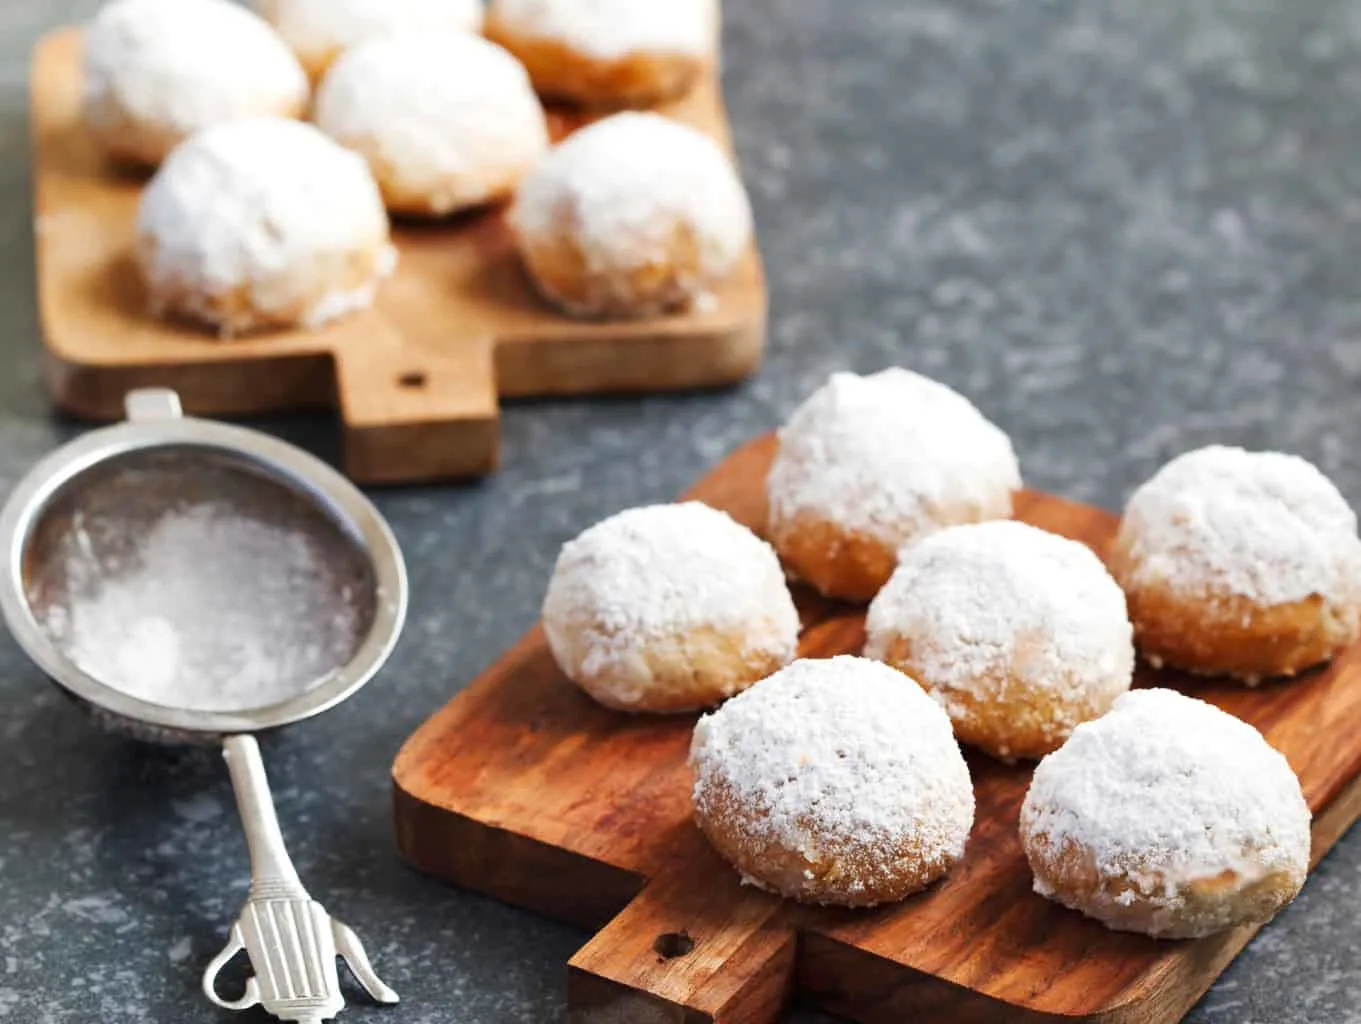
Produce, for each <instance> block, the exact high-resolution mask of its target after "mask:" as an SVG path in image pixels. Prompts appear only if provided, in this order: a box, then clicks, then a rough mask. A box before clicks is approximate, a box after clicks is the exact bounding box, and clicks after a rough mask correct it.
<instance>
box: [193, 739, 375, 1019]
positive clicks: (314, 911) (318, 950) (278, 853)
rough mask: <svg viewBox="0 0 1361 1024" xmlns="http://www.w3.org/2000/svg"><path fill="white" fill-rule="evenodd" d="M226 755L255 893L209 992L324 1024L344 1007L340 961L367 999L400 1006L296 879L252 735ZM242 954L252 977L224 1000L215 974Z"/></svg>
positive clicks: (218, 1001) (209, 975)
mask: <svg viewBox="0 0 1361 1024" xmlns="http://www.w3.org/2000/svg"><path fill="white" fill-rule="evenodd" d="M223 753H224V755H225V756H226V758H227V770H228V771H229V772H230V774H231V777H232V789H233V790H234V791H235V793H236V806H237V808H238V810H239V811H240V812H241V824H242V826H243V827H244V828H245V832H246V845H247V846H248V847H249V849H250V864H251V883H250V896H249V897H248V898H247V900H246V906H245V909H244V910H243V911H242V912H241V917H240V918H239V919H238V920H237V922H236V924H234V925H232V931H231V937H230V938H229V939H228V942H227V947H226V948H225V949H224V950H223V951H222V952H221V953H219V954H218V955H217V956H216V957H214V958H213V961H212V962H211V963H210V964H209V965H208V967H207V970H205V971H204V974H203V991H204V994H205V995H207V997H208V998H209V999H210V1000H212V1002H213V1003H214V1004H215V1005H217V1006H220V1007H222V1008H223V1009H227V1010H245V1009H249V1008H250V1007H252V1006H257V1005H258V1006H261V1007H263V1008H264V1009H265V1010H267V1011H268V1012H269V1013H272V1014H273V1015H274V1016H276V1017H278V1018H279V1019H280V1020H284V1021H294V1022H297V1024H319V1022H320V1021H323V1020H328V1019H330V1018H332V1017H334V1016H335V1015H336V1014H337V1013H339V1012H340V1011H341V1009H343V1008H344V1006H345V998H344V996H342V995H341V992H340V978H339V973H338V971H337V968H336V957H337V956H341V957H343V958H344V959H345V963H346V964H347V965H348V966H349V968H350V971H351V972H352V973H353V974H354V976H355V978H356V979H357V980H358V981H359V984H360V985H362V986H363V987H364V989H365V991H367V992H368V994H369V995H370V996H372V997H373V998H374V999H375V1000H377V1001H378V1002H380V1003H395V1002H397V993H396V992H394V991H392V989H390V988H388V987H387V986H386V985H385V984H383V982H382V981H380V980H379V978H378V975H377V974H375V973H374V970H373V967H372V966H371V965H370V964H369V959H368V956H367V954H365V952H364V947H363V945H362V944H361V943H360V941H359V937H358V936H356V935H355V934H354V932H352V931H351V930H350V929H349V928H347V927H346V926H345V925H343V924H341V923H340V922H339V921H336V920H334V919H333V918H332V917H331V916H330V915H329V914H327V913H326V910H325V908H323V907H322V905H321V904H320V903H317V902H316V901H315V900H313V899H312V898H311V896H309V895H308V894H307V890H306V889H305V888H303V885H302V882H301V881H300V880H299V879H298V872H297V871H296V870H295V869H294V867H293V862H292V861H291V860H290V859H289V857H288V850H287V849H286V848H285V847H284V837H283V833H282V832H280V831H279V819H278V816H277V815H276V814H275V813H274V801H273V800H272V799H271V798H270V795H269V782H268V780H267V779H266V778H265V765H264V762H263V761H262V760H261V758H260V746H259V744H257V743H256V742H255V737H253V736H246V735H242V736H230V737H228V738H227V739H226V741H225V742H224V743H223ZM242 950H245V951H246V955H247V956H248V957H249V958H250V963H251V967H252V969H253V970H254V972H255V974H254V976H252V977H251V978H249V979H247V981H246V990H245V992H244V994H243V995H242V996H241V997H240V998H239V999H232V1000H227V999H223V998H222V997H221V996H219V995H218V993H217V978H218V975H219V974H221V972H222V969H223V968H224V967H225V966H226V965H227V962H228V961H230V960H231V959H232V957H234V956H235V955H236V954H237V953H239V952H241V951H242Z"/></svg>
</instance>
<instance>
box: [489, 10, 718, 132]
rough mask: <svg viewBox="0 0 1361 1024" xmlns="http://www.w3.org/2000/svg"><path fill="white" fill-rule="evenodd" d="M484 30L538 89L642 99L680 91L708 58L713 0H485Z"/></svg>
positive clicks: (607, 100)
mask: <svg viewBox="0 0 1361 1024" xmlns="http://www.w3.org/2000/svg"><path fill="white" fill-rule="evenodd" d="M487 35H488V37H490V38H491V39H494V40H496V42H498V43H500V44H501V45H502V46H504V47H505V48H506V49H507V50H509V51H510V52H511V53H513V54H515V56H517V57H519V58H520V60H522V61H523V62H524V64H525V66H526V67H527V68H528V69H529V75H530V77H531V78H532V79H533V80H534V87H535V88H536V89H538V90H539V92H540V93H542V94H543V95H545V96H549V97H552V98H553V99H559V100H567V101H570V102H573V103H581V104H587V105H601V106H610V107H630V106H647V105H650V104H653V103H656V102H658V101H660V100H664V99H668V98H670V97H673V96H678V95H680V94H681V93H684V92H686V91H687V90H688V89H689V88H690V87H691V85H692V84H693V83H694V81H695V79H696V78H697V77H698V76H699V74H700V72H701V71H702V70H703V69H704V67H705V65H706V64H708V63H710V62H711V61H713V60H714V59H715V51H716V49H717V40H718V6H717V4H716V3H715V0H665V2H662V3H650V2H639V0H492V4H491V8H490V10H489V11H488V13H487Z"/></svg>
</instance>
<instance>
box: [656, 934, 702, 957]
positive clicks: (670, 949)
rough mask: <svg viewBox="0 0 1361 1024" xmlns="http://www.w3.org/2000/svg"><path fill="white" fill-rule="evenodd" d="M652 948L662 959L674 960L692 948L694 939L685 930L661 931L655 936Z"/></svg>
mask: <svg viewBox="0 0 1361 1024" xmlns="http://www.w3.org/2000/svg"><path fill="white" fill-rule="evenodd" d="M652 948H653V949H654V950H655V951H656V953H657V955H658V956H659V957H661V958H662V959H663V960H674V959H676V957H678V956H685V954H686V953H689V952H690V951H691V950H692V949H694V948H695V940H694V939H692V938H690V936H689V935H687V934H686V933H685V932H663V933H662V934H661V935H658V936H657V941H656V942H654V943H653V944H652Z"/></svg>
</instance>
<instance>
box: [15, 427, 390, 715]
mask: <svg viewBox="0 0 1361 1024" xmlns="http://www.w3.org/2000/svg"><path fill="white" fill-rule="evenodd" d="M184 447H194V448H204V449H210V450H216V451H220V452H222V453H224V454H226V455H229V456H232V457H234V458H236V459H244V460H245V461H247V462H250V463H252V464H253V465H254V466H255V468H257V469H259V470H260V471H261V472H263V473H264V474H265V475H266V476H268V477H270V478H271V479H273V480H275V481H276V482H277V483H279V484H280V485H281V486H283V487H287V488H289V489H291V490H293V491H294V492H295V493H297V494H299V495H300V496H301V497H302V498H304V499H305V500H307V501H311V502H313V503H315V504H316V505H318V506H320V507H321V508H322V511H323V513H324V514H325V515H327V517H328V518H329V519H331V520H333V521H335V522H337V523H338V524H339V525H341V526H342V527H343V528H344V529H347V530H348V531H349V532H351V533H352V534H353V536H354V537H355V538H356V539H357V540H358V541H359V546H360V547H361V548H362V549H363V552H364V554H365V555H366V556H367V558H368V561H369V564H370V566H371V567H372V570H373V575H374V584H375V589H376V601H375V606H374V614H373V620H372V622H371V623H370V624H369V629H368V631H367V633H366V634H365V636H364V639H363V640H362V642H361V643H360V645H359V647H358V649H357V650H356V651H355V652H354V654H353V655H352V656H351V658H350V660H349V661H348V662H347V663H346V664H344V665H342V666H340V667H338V668H337V669H335V670H334V671H332V672H331V673H330V674H329V675H327V676H324V677H322V680H321V681H320V682H318V683H315V684H314V685H312V686H311V687H310V688H308V689H306V690H303V691H302V692H300V693H298V694H295V695H294V696H292V697H289V698H286V699H285V700H282V701H277V702H275V703H273V704H267V705H263V706H261V707H257V708H244V709H235V710H229V711H216V710H212V711H208V710H193V709H188V708H176V707H170V706H167V705H162V704H154V703H151V702H150V701H145V700H142V699H140V698H138V697H134V696H132V695H131V694H128V693H126V692H124V691H122V690H120V689H117V688H116V687H113V686H110V685H109V684H107V683H105V682H102V681H101V680H99V679H98V678H96V677H94V676H92V675H90V674H89V673H88V672H86V671H84V670H83V669H81V668H80V667H79V666H78V665H76V664H75V662H74V661H72V660H71V659H70V658H69V657H67V656H66V655H65V654H64V653H63V652H62V651H61V649H60V648H59V647H58V646H57V645H56V644H55V643H54V642H53V641H52V640H51V638H50V637H49V636H48V634H47V632H46V630H44V629H43V627H42V625H41V624H40V623H39V621H38V619H37V617H36V615H35V614H34V611H33V608H32V605H31V604H30V602H29V599H28V593H27V588H26V587H25V582H24V556H25V555H26V553H27V551H28V546H29V544H30V542H31V541H32V539H33V537H34V535H35V532H36V530H35V527H36V526H37V525H38V523H39V522H40V521H41V519H42V516H43V514H44V513H45V512H46V511H47V509H48V508H49V507H50V505H51V503H52V501H53V499H54V498H55V497H56V496H57V495H58V494H59V493H60V492H61V491H62V490H63V489H64V488H65V487H66V486H67V485H69V484H71V483H72V482H73V481H75V480H76V479H78V478H79V477H80V476H82V475H83V474H85V473H88V472H90V471H91V470H93V469H95V468H96V467H98V466H101V465H105V464H108V463H110V462H112V461H113V460H115V459H119V458H122V457H125V456H128V455H131V454H134V453H139V452H147V451H154V450H156V449H172V448H184ZM0 543H3V578H2V579H0V614H3V617H4V620H5V624H6V625H7V626H8V627H9V631H10V633H11V635H12V636H13V637H14V639H15V641H16V642H17V643H18V644H19V646H20V647H21V648H22V649H23V650H24V652H25V653H26V654H27V655H28V656H29V658H31V659H32V660H33V661H34V662H35V663H36V664H37V665H38V666H39V667H40V668H41V669H42V670H43V671H44V672H45V673H46V674H47V676H48V677H49V678H50V679H51V680H52V681H53V682H55V683H56V684H57V685H58V686H60V687H61V688H62V689H64V690H66V691H67V692H68V693H70V694H71V695H72V696H74V697H75V698H76V699H78V700H81V701H84V702H86V703H88V704H91V705H93V706H95V707H96V708H98V709H100V710H101V711H103V712H106V713H107V715H108V716H113V718H114V719H115V720H124V721H126V722H127V723H128V726H129V728H130V731H134V732H136V731H138V730H137V727H138V726H147V725H150V726H154V727H156V728H157V729H158V730H168V731H170V732H171V733H184V734H191V735H192V737H193V738H194V739H202V738H204V737H210V736H219V735H230V734H235V733H245V732H258V731H262V730H267V729H274V728H278V727H280V726H284V725H289V724H292V723H294V722H300V721H302V720H304V719H307V718H311V717H313V716H314V715H319V714H321V713H322V712H323V711H326V710H328V709H330V708H332V707H335V706H336V705H337V704H339V703H340V702H342V701H344V700H345V699H346V698H348V697H350V696H351V695H353V694H354V693H355V692H356V691H357V690H359V689H360V688H361V687H362V686H364V685H365V684H366V683H367V682H368V681H369V680H370V679H372V678H373V676H374V675H375V674H376V673H377V672H378V670H379V669H380V668H382V666H383V664H384V663H385V662H386V661H387V659H388V657H389V656H390V655H391V653H392V650H393V648H394V647H395V646H396V644H397V639H398V637H399V636H400V634H401V631H402V626H403V624H404V622H405V620H406V611H407V602H408V592H409V587H408V581H407V573H406V564H405V561H404V559H403V558H402V553H401V549H400V548H399V546H398V544H397V539H396V537H395V536H394V535H393V533H392V530H391V528H390V527H389V526H388V524H387V522H386V521H385V520H384V519H383V517H382V514H381V513H380V512H379V511H378V509H377V507H376V506H375V505H374V504H373V503H372V502H371V501H370V500H369V499H368V498H367V497H366V496H365V495H364V494H363V492H361V491H360V490H359V488H357V487H356V486H355V485H354V484H352V483H351V482H350V481H349V480H347V479H346V478H345V477H344V476H342V475H341V474H340V473H339V472H337V471H336V470H335V469H333V468H332V467H331V466H329V465H327V464H326V463H325V462H323V461H322V460H320V459H318V458H317V457H316V456H314V455H311V454H310V453H308V452H305V451H303V450H302V449H301V448H298V447H296V446H294V445H291V444H288V443H287V442H285V441H281V440H279V439H277V438H274V437H270V436H269V435H267V434H263V433H260V432H259V431H256V430H250V429H247V428H245V427H238V426H234V425H232V424H227V423H218V422H215V421H212V420H204V419H197V418H195V417H188V416H185V417H180V416H175V417H173V418H164V419H148V420H136V421H127V422H123V423H118V424H115V425H113V426H108V427H103V428H100V429H98V430H93V431H91V432H89V433H87V434H85V435H84V436H82V437H80V438H77V439H76V440H74V441H71V442H68V443H67V444H65V445H62V446H61V447H60V448H57V449H56V450H55V451H53V452H51V453H49V454H48V455H46V456H45V457H44V458H42V459H41V460H40V461H39V462H38V463H37V464H36V465H35V466H34V467H33V468H32V469H30V470H29V471H28V472H27V473H26V474H25V475H24V476H23V477H22V478H21V479H20V481H19V482H18V484H16V485H15V487H14V489H13V491H11V493H10V496H9V498H8V499H7V500H6V502H5V504H4V507H3V509H0Z"/></svg>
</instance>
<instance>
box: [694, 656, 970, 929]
mask: <svg viewBox="0 0 1361 1024" xmlns="http://www.w3.org/2000/svg"><path fill="white" fill-rule="evenodd" d="M690 760H691V764H692V766H693V768H694V771H695V786H694V802H695V810H696V814H697V816H698V818H699V820H700V823H701V825H702V827H703V828H704V830H705V832H706V834H708V835H709V836H710V838H711V839H715V840H716V843H719V844H726V846H727V848H726V849H725V848H724V845H720V847H719V848H720V851H721V852H725V854H726V855H728V856H729V857H730V859H733V860H734V861H735V863H736V864H737V867H738V868H739V869H740V870H742V871H743V872H744V873H745V874H746V875H748V876H749V880H751V881H754V882H756V883H757V884H760V885H764V886H766V887H770V888H775V889H777V890H778V891H781V892H783V893H785V894H786V895H790V896H794V897H795V898H799V899H806V900H811V901H813V902H834V903H848V904H850V905H864V904H867V903H875V902H881V901H882V900H883V899H897V898H901V896H903V895H905V894H906V893H907V892H910V891H914V890H915V889H918V888H921V887H922V886H923V885H925V884H929V882H930V881H932V880H934V879H935V878H938V877H939V876H940V875H942V874H943V873H944V872H945V871H947V870H948V869H949V867H950V866H951V865H953V864H954V863H955V862H956V861H958V860H959V858H960V857H961V856H962V855H963V852H964V845H965V842H966V840H967V839H968V835H969V830H970V828H971V827H972V824H973V816H974V797H973V786H972V783H971V781H970V778H969V771H968V767H967V766H966V765H965V763H964V758H963V756H962V755H961V754H960V751H959V746H958V744H956V742H955V739H954V736H953V734H952V732H951V730H950V722H949V720H948V719H947V718H946V717H945V714H944V712H943V711H942V710H941V709H940V707H939V706H938V705H937V704H936V703H935V702H934V701H932V700H931V698H930V697H928V696H927V695H926V693H925V692H924V691H923V690H922V689H921V687H919V686H918V685H917V684H916V683H915V682H913V681H912V680H910V679H908V678H907V677H905V676H904V675H903V674H902V673H900V672H898V671H896V670H894V669H891V668H889V667H888V666H886V665H882V664H880V663H878V662H875V661H870V660H868V659H865V658H856V657H850V656H840V657H835V658H830V659H826V660H811V659H805V660H801V661H796V662H794V663H793V664H791V665H790V666H789V667H787V668H785V669H783V670H781V671H780V672H777V673H776V674H775V675H773V676H771V677H770V678H769V679H766V680H763V681H762V682H760V683H758V684H757V685H756V686H754V687H752V688H751V689H750V690H747V691H746V692H745V693H742V694H739V695H738V696H737V697H734V698H733V699H732V700H730V701H728V702H727V703H726V704H724V705H723V706H722V707H721V708H719V709H718V710H717V711H715V712H713V713H712V714H709V715H706V716H705V717H704V718H702V719H700V721H699V723H698V724H697V725H696V726H695V733H694V739H693V742H692V744H691V754H690ZM791 861H792V863H793V866H794V867H797V868H798V869H799V870H798V871H797V872H793V873H788V872H785V873H781V870H780V866H781V865H785V866H788V865H789V864H790V862H791Z"/></svg>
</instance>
